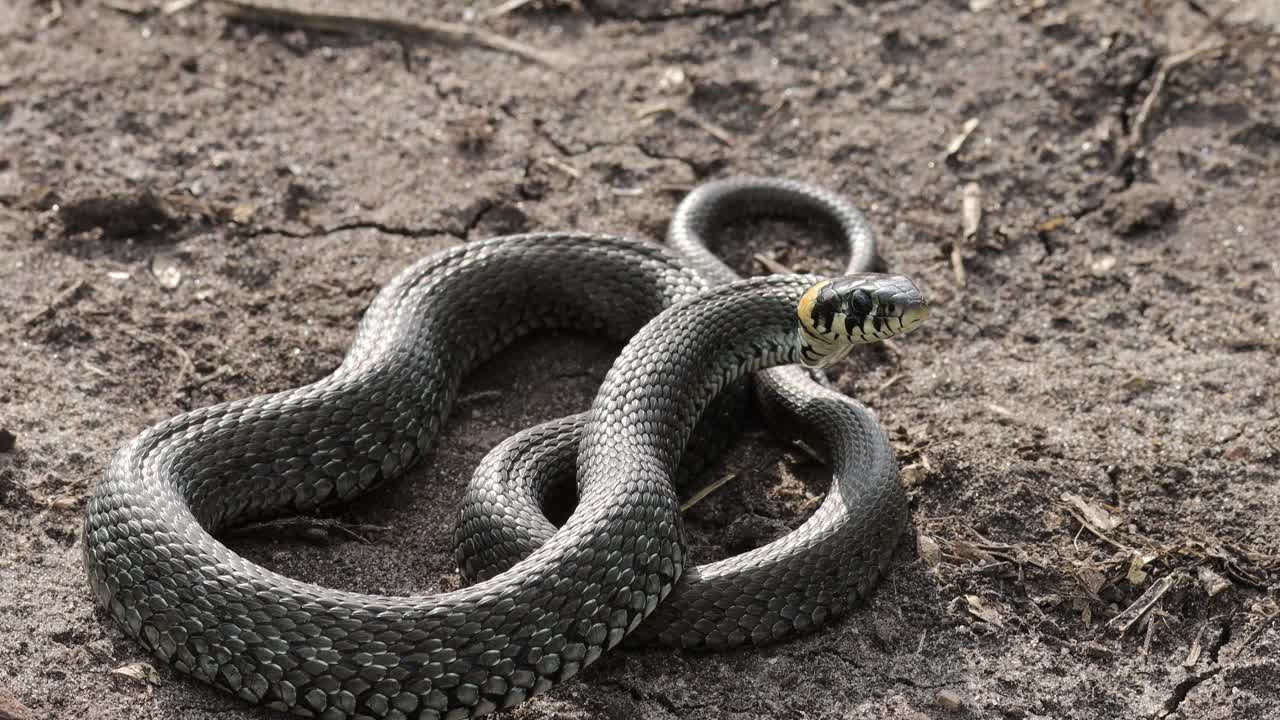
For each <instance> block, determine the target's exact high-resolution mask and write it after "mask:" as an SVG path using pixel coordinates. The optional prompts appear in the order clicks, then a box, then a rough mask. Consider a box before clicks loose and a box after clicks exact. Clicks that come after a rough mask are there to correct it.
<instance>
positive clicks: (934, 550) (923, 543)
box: [916, 533, 942, 568]
mask: <svg viewBox="0 0 1280 720" xmlns="http://www.w3.org/2000/svg"><path fill="white" fill-rule="evenodd" d="M916 545H917V547H918V548H919V550H920V559H921V560H923V561H924V564H925V567H928V568H936V567H938V565H941V564H942V548H940V547H938V542H937V541H936V540H934V539H933V538H931V537H929V536H928V535H925V534H924V533H920V534H919V535H917V536H916Z"/></svg>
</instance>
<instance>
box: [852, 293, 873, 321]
mask: <svg viewBox="0 0 1280 720" xmlns="http://www.w3.org/2000/svg"><path fill="white" fill-rule="evenodd" d="M870 312H871V293H868V292H867V291H866V290H863V289H862V288H858V289H857V290H854V291H853V293H852V294H850V295H849V315H851V316H853V317H855V318H857V319H858V324H859V325H861V324H862V321H863V320H864V319H865V318H866V317H867V314H868V313H870Z"/></svg>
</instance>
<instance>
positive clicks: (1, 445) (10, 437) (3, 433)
mask: <svg viewBox="0 0 1280 720" xmlns="http://www.w3.org/2000/svg"><path fill="white" fill-rule="evenodd" d="M17 442H18V436H17V435H14V434H13V433H11V432H9V431H8V430H4V429H0V452H9V451H10V450H12V449H13V446H14V445H16V444H17Z"/></svg>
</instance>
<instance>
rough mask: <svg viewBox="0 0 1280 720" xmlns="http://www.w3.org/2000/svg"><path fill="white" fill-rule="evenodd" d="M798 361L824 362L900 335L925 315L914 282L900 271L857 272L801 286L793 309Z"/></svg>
mask: <svg viewBox="0 0 1280 720" xmlns="http://www.w3.org/2000/svg"><path fill="white" fill-rule="evenodd" d="M796 314H797V316H798V317H799V320H800V329H799V330H798V331H797V332H798V333H799V336H800V361H801V362H802V363H804V364H805V365H808V366H809V367H828V366H830V365H831V364H833V363H835V362H836V361H837V360H839V359H840V358H843V357H844V356H845V355H847V354H848V353H849V351H850V350H852V349H853V346H854V345H861V344H863V343H871V342H876V341H878V340H884V339H885V338H889V337H893V336H894V335H901V334H902V333H905V332H909V331H911V330H914V329H915V328H917V327H919V326H920V323H922V322H924V320H925V318H927V317H929V306H928V305H927V304H926V303H925V301H924V295H923V294H922V293H921V292H920V289H919V288H917V287H916V285H915V283H913V282H911V280H910V279H908V278H905V277H903V276H901V275H880V274H878V273H860V274H857V275H846V276H844V277H838V278H833V279H831V280H823V281H822V282H820V283H818V284H816V285H814V286H813V287H811V288H809V289H808V290H807V291H805V294H804V296H803V297H801V298H800V304H799V306H798V307H797V309H796Z"/></svg>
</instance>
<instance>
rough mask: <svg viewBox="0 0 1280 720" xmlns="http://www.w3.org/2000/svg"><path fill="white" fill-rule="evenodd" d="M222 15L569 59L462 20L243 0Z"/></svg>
mask: <svg viewBox="0 0 1280 720" xmlns="http://www.w3.org/2000/svg"><path fill="white" fill-rule="evenodd" d="M218 1H219V2H220V3H222V5H223V8H224V9H223V14H225V15H227V16H228V17H233V18H237V19H241V20H249V21H253V22H263V23H272V24H277V25H286V26H289V27H295V28H298V29H301V30H314V31H317V32H332V33H341V34H344V35H347V34H352V33H356V32H361V31H373V32H384V33H387V34H390V35H396V36H399V37H402V38H405V39H408V40H428V41H432V42H443V43H450V44H458V45H476V46H479V47H484V48H488V49H490V50H497V51H499V52H504V53H508V54H510V55H514V56H516V57H519V58H523V59H525V60H529V61H531V62H536V63H539V64H541V65H546V66H548V67H551V68H556V69H564V68H565V67H567V66H568V65H569V62H568V60H566V59H565V58H562V57H560V56H559V55H556V54H553V53H549V52H546V51H543V50H539V49H537V48H535V47H532V46H529V45H525V44H524V43H521V42H517V41H515V40H512V39H511V38H508V37H504V36H502V35H498V34H497V33H493V32H489V31H488V30H482V29H480V28H475V27H471V26H469V25H463V24H461V23H452V22H443V21H438V20H403V19H400V18H393V17H378V16H374V15H362V14H358V13H349V14H348V13H328V12H312V11H307V10H299V9H294V8H291V7H285V6H282V5H275V4H268V3H264V2H248V1H246V0H218Z"/></svg>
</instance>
